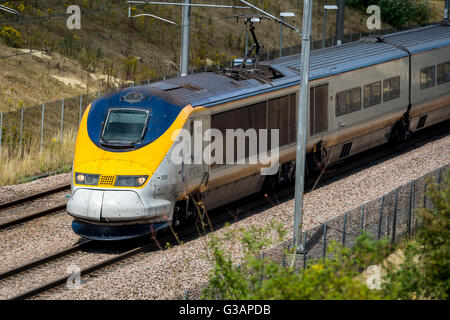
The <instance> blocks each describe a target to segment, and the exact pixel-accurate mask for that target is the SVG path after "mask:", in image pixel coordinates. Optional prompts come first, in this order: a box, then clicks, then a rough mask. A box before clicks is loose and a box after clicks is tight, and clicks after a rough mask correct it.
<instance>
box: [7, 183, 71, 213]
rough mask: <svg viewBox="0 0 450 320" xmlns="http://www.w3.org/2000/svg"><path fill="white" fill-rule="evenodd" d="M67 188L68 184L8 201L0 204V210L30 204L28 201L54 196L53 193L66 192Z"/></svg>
mask: <svg viewBox="0 0 450 320" xmlns="http://www.w3.org/2000/svg"><path fill="white" fill-rule="evenodd" d="M69 188H70V184H65V185H63V186H60V187H57V188H54V189H49V190H46V191H43V192H38V193H35V194H32V195H29V196H25V197H22V198H18V199H14V200H12V201H9V202H4V203H0V210H3V209H6V208H10V207H14V206H16V205H19V204H23V203H26V202H30V201H33V200H36V199H39V198H43V197H46V196H49V195H52V194H55V193H58V192H61V191H64V190H67V189H69Z"/></svg>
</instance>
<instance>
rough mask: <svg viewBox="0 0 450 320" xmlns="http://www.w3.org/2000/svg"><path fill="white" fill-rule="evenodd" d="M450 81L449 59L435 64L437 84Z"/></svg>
mask: <svg viewBox="0 0 450 320" xmlns="http://www.w3.org/2000/svg"><path fill="white" fill-rule="evenodd" d="M447 82H450V61H448V62H445V63H441V64H438V66H437V84H438V85H440V84H443V83H447Z"/></svg>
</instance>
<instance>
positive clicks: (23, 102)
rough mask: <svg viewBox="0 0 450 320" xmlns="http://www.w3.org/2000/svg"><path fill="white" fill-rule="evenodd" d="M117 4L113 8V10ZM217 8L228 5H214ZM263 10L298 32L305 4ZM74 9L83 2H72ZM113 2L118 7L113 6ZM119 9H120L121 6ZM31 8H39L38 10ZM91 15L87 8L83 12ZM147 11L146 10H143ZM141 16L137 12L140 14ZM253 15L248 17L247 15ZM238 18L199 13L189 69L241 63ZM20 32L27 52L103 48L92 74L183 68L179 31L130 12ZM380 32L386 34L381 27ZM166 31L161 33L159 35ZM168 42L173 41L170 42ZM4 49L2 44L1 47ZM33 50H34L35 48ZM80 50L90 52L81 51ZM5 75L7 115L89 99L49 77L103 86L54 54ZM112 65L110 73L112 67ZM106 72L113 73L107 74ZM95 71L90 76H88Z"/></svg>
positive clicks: (361, 18)
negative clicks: (283, 14) (70, 42)
mask: <svg viewBox="0 0 450 320" xmlns="http://www.w3.org/2000/svg"><path fill="white" fill-rule="evenodd" d="M113 2H114V1H112V2H111V3H113ZM211 2H220V3H223V1H211ZM263 2H264V3H265V5H267V6H268V8H267V10H268V11H270V12H271V13H273V14H275V15H278V13H279V11H293V12H295V14H296V18H295V19H289V22H290V23H292V24H294V25H295V26H296V27H298V28H301V17H302V3H301V2H300V3H299V2H298V1H295V0H283V1H270V2H269V1H258V2H257V3H258V4H259V5H261V3H263ZM74 3H81V1H75V2H74ZM116 3H119V2H118V1H116ZM120 3H121V2H120ZM225 3H228V4H231V3H235V4H238V3H239V2H237V1H231V0H228V1H225ZM333 3H336V1H335V0H318V1H317V2H315V3H314V9H313V10H314V19H313V26H312V39H313V40H319V39H321V37H322V27H323V9H322V8H323V5H324V4H333ZM431 3H432V4H433V6H434V7H435V9H434V10H433V18H432V20H439V19H441V18H442V8H443V2H442V1H432V2H431ZM33 6H34V5H33ZM38 7H40V8H41V9H42V8H47V7H48V8H50V7H51V8H53V9H54V11H55V10H56V9H58V10H61V3H60V2H59V1H58V2H57V1H54V0H48V1H42V2H40V4H39V5H38ZM149 8H151V10H152V12H153V11H154V12H153V13H155V14H159V15H161V16H164V17H165V18H168V19H170V20H173V21H176V22H178V23H179V22H180V16H181V11H180V10H179V9H178V8H169V7H165V6H164V7H161V6H159V7H158V6H152V7H149ZM86 10H87V9H86ZM141 11H142V10H141ZM141 11H139V12H141ZM249 12H250V11H249ZM236 13H239V12H238V11H233V10H228V9H217V10H203V9H198V8H194V9H193V10H192V21H191V57H190V58H191V60H192V61H191V63H190V67H193V66H194V63H195V64H197V65H196V66H198V63H200V62H201V61H206V60H205V59H206V58H208V59H210V60H213V61H216V60H218V59H219V60H227V61H228V60H230V59H232V58H233V57H237V56H242V54H243V45H244V39H245V28H244V25H243V23H242V21H240V22H239V23H236V21H235V20H234V19H227V18H226V17H229V16H232V15H233V14H236ZM366 18H367V15H366V14H365V13H363V12H361V11H359V10H355V9H352V8H348V9H347V10H346V23H345V32H346V33H359V32H367V31H368V30H367V27H366ZM335 21H336V13H334V12H329V15H328V28H327V29H328V30H327V36H328V37H331V36H334V34H335V32H336V31H335V25H334V24H335ZM13 26H14V27H15V28H16V29H17V30H19V31H20V32H21V35H22V37H23V40H24V41H25V43H23V44H22V47H23V48H29V47H30V45H31V46H32V47H33V48H35V49H38V48H39V49H40V48H42V47H43V43H44V42H49V43H50V42H55V41H56V42H57V41H61V40H62V39H64V38H66V37H68V36H69V35H76V37H77V38H79V39H80V41H82V43H83V44H86V43H88V45H87V46H88V47H91V48H92V49H97V48H101V50H102V52H103V57H102V58H101V59H100V61H99V65H98V67H96V68H94V69H95V71H94V73H95V72H100V73H108V72H111V74H112V75H114V76H115V77H118V78H122V80H124V77H125V76H124V74H123V63H124V62H123V61H124V59H125V58H127V57H130V56H136V57H139V65H138V71H137V72H138V73H139V76H142V77H144V76H147V75H148V72H150V71H152V72H156V75H158V76H162V75H163V74H166V73H172V72H174V68H173V67H170V65H175V66H178V64H179V50H180V49H179V48H180V26H177V27H174V26H168V25H167V24H164V23H162V22H158V21H156V20H152V19H147V18H139V19H135V20H133V23H131V22H130V21H129V19H128V18H127V10H126V8H125V7H121V8H120V9H118V11H117V14H114V15H111V13H110V12H107V13H103V14H100V13H99V14H94V15H87V16H86V17H85V18H84V19H83V22H82V29H81V30H78V31H74V32H68V30H67V28H66V26H65V20H64V19H60V20H49V22H48V23H47V22H40V23H39V24H37V25H36V24H33V23H26V24H13ZM382 28H389V26H388V25H386V24H383V25H382ZM157 31H161V32H157ZM256 33H257V35H258V39H259V40H260V42H261V43H262V44H264V47H265V48H266V49H268V50H276V49H278V45H279V24H278V23H275V22H270V21H264V22H262V23H261V24H257V25H256ZM168 39H170V40H169V41H168ZM300 41H301V38H300V37H299V36H298V35H297V34H296V33H295V32H292V31H290V30H288V29H285V30H284V43H283V45H284V46H285V47H288V46H293V45H298V44H300ZM0 42H2V41H0ZM31 43H32V44H31ZM83 48H85V47H84V46H83ZM0 51H1V52H2V54H1V55H9V54H12V53H13V51H14V50H13V49H11V48H8V47H6V46H5V45H4V44H3V43H0ZM0 62H1V66H0V72H1V74H2V77H0V111H9V110H13V109H17V108H20V107H26V106H30V105H39V104H41V103H44V102H47V101H52V100H55V99H60V98H63V97H65V98H67V97H70V96H76V95H79V94H81V93H86V89H85V88H82V87H80V86H77V85H72V86H70V85H68V84H65V83H63V82H61V81H58V80H57V79H55V78H54V77H52V75H56V76H60V77H66V78H71V79H74V80H77V81H80V82H82V83H83V84H84V85H87V86H88V87H89V90H90V92H93V91H97V90H99V89H101V87H100V85H99V83H98V81H94V80H93V79H92V78H91V77H90V75H89V72H87V70H84V69H83V66H82V64H81V63H80V62H79V61H75V60H73V59H70V58H67V57H64V56H62V55H61V54H59V53H57V52H56V51H52V56H51V59H40V58H38V57H34V56H31V55H26V56H21V57H16V58H8V59H1V60H0ZM107 66H109V67H110V68H111V70H109V69H108V68H109V67H107ZM108 70H109V71H108ZM89 71H90V72H93V71H92V70H89Z"/></svg>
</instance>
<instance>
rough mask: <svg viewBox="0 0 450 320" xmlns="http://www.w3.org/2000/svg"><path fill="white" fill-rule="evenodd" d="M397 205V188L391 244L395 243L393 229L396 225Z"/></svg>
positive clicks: (396, 191) (396, 190)
mask: <svg viewBox="0 0 450 320" xmlns="http://www.w3.org/2000/svg"><path fill="white" fill-rule="evenodd" d="M397 204H398V188H397V189H395V200H394V219H393V221H392V242H391V243H392V244H393V243H394V242H395V228H396V225H397Z"/></svg>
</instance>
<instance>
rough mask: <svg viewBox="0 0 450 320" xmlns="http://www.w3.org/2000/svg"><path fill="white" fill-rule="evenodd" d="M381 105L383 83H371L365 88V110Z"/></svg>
mask: <svg viewBox="0 0 450 320" xmlns="http://www.w3.org/2000/svg"><path fill="white" fill-rule="evenodd" d="M380 103H381V81H378V82H374V83H370V84H367V85H365V86H364V88H363V104H364V108H368V107H372V106H374V105H377V104H380Z"/></svg>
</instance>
